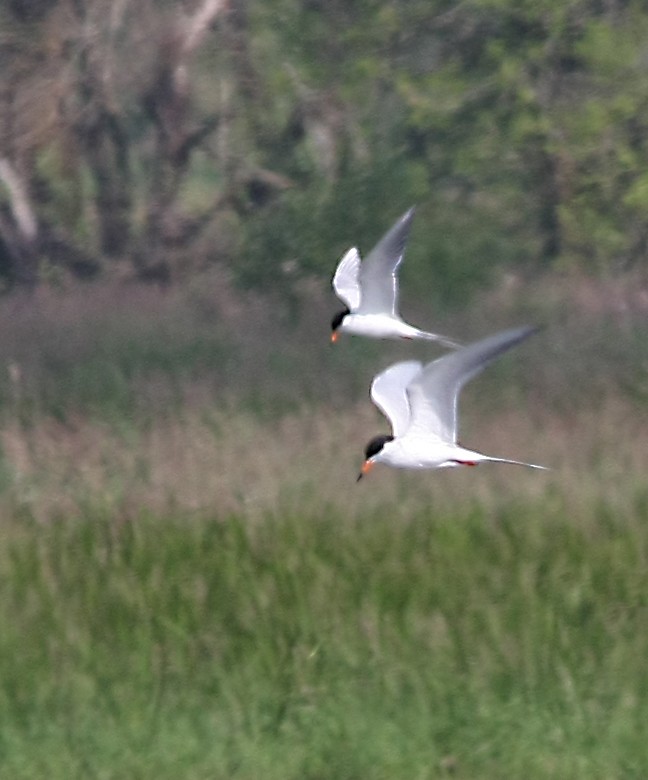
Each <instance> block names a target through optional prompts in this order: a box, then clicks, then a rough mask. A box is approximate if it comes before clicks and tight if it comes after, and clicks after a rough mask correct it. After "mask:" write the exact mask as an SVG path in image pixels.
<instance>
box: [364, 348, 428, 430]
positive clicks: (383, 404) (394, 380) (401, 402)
mask: <svg viewBox="0 0 648 780" xmlns="http://www.w3.org/2000/svg"><path fill="white" fill-rule="evenodd" d="M422 368H423V366H422V364H421V363H419V361H418V360H405V361H403V362H402V363H394V365H393V366H390V367H389V368H387V369H385V370H384V371H383V372H382V373H380V374H378V375H377V376H376V377H375V378H374V380H373V382H372V383H371V400H372V401H373V402H374V403H375V404H376V406H377V407H378V408H379V409H380V411H381V412H382V413H383V414H384V415H385V417H386V418H387V419H388V420H389V422H390V423H391V427H392V433H393V434H394V436H402V435H403V433H405V431H406V430H407V428H408V426H409V424H410V404H409V399H408V398H407V393H406V389H407V386H408V385H409V383H410V382H411V381H412V380H413V379H414V378H415V377H416V376H418V375H419V374H420V373H421V369H422Z"/></svg>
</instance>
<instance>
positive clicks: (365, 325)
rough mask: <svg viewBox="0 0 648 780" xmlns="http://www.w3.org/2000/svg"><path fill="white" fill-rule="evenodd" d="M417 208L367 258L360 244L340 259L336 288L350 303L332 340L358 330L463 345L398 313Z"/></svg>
mask: <svg viewBox="0 0 648 780" xmlns="http://www.w3.org/2000/svg"><path fill="white" fill-rule="evenodd" d="M414 211H415V209H414V208H411V209H409V211H406V212H405V214H403V216H402V217H401V218H400V219H399V220H398V221H397V222H396V224H395V225H393V227H392V228H391V229H390V230H389V231H388V232H387V233H386V234H385V235H384V236H383V237H382V238H381V239H380V241H379V242H378V243H377V244H376V246H375V247H374V248H373V249H372V250H371V252H370V253H369V255H368V256H367V259H366V260H364V261H363V262H360V254H359V252H358V250H357V249H356V247H353V248H352V249H349V251H348V252H347V253H346V254H345V255H344V257H343V258H342V259H341V260H340V262H339V264H338V267H337V269H336V271H335V276H334V277H333V289H334V290H335V294H336V295H337V297H338V298H339V299H340V300H341V301H343V302H344V303H345V304H346V306H345V308H344V309H342V311H340V312H338V313H337V314H336V315H335V316H334V317H333V319H332V320H331V331H332V333H331V341H332V342H336V341H337V340H338V338H339V335H340V333H354V334H355V335H357V336H369V337H370V338H374V339H426V340H428V341H438V342H439V343H440V344H443V345H444V346H446V347H458V346H459V344H458V343H457V342H456V341H452V340H451V339H449V338H446V337H445V336H439V335H437V334H436V333H426V332H425V331H424V330H419V329H418V328H414V327H413V326H412V325H408V324H407V323H406V322H404V321H403V320H402V319H401V317H400V315H399V314H398V278H397V272H398V267H399V266H400V264H401V262H402V260H403V255H404V253H405V244H406V243H407V237H408V235H409V231H410V226H411V224H412V219H413V217H414Z"/></svg>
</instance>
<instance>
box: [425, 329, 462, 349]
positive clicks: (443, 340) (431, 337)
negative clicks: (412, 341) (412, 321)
mask: <svg viewBox="0 0 648 780" xmlns="http://www.w3.org/2000/svg"><path fill="white" fill-rule="evenodd" d="M417 336H418V338H420V339H425V341H436V342H438V343H439V344H442V345H443V346H444V347H449V348H450V349H459V347H461V346H463V344H462V343H461V342H460V341H454V340H453V339H449V338H448V337H447V336H441V335H439V334H438V333H428V332H427V331H425V330H419V331H418V332H417Z"/></svg>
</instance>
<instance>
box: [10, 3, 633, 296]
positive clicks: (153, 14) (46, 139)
mask: <svg viewBox="0 0 648 780" xmlns="http://www.w3.org/2000/svg"><path fill="white" fill-rule="evenodd" d="M644 6H645V4H644V3H642V2H641V0H607V1H606V2H605V3H601V2H600V0H568V2H565V1H564V0H534V1H533V2H531V1H530V0H524V2H522V3H520V2H515V1H514V0H465V1H464V2H462V3H455V2H452V1H451V0H346V1H343V0H328V2H323V1H322V0H264V2H250V0H114V2H112V3H106V2H104V0H29V1H28V2H27V1H25V2H13V1H11V2H8V3H7V4H5V5H4V6H0V29H2V34H1V35H0V61H1V63H2V65H3V67H2V68H1V69H0V107H1V109H2V110H1V111H0V275H2V276H4V278H6V279H7V280H9V281H15V282H26V283H30V284H33V283H34V282H35V281H36V280H37V278H38V273H39V268H41V267H42V266H43V265H47V264H53V265H59V264H61V265H64V266H65V267H66V268H69V269H71V270H73V271H74V272H75V273H76V274H81V275H90V274H93V273H99V272H115V270H116V269H120V270H119V272H120V273H121V272H126V273H130V274H133V273H134V274H136V275H137V276H139V277H141V278H149V279H158V280H160V279H162V280H168V279H174V278H178V277H181V276H183V275H187V274H190V273H192V272H193V271H195V270H196V269H197V268H200V267H201V266H203V265H205V264H206V263H209V262H219V263H221V264H223V265H226V266H227V267H228V268H230V269H231V270H232V272H233V274H234V276H235V277H236V278H237V279H238V280H239V281H240V282H241V283H242V284H244V285H246V286H256V287H262V288H263V289H269V288H270V287H275V288H278V289H280V290H282V291H284V292H290V291H291V290H292V289H293V288H294V287H295V286H296V283H297V281H298V280H299V279H300V278H302V277H308V276H311V275H313V274H316V275H326V276H328V275H329V274H330V273H331V271H332V269H333V267H334V265H335V260H336V255H339V254H340V253H341V252H342V251H344V250H345V249H346V248H347V246H348V245H349V243H351V242H354V243H359V244H360V245H361V248H366V247H367V246H368V245H369V244H370V242H371V241H372V240H374V239H375V238H377V237H378V236H379V235H380V233H381V232H382V231H384V229H385V227H386V226H387V225H389V224H390V223H391V222H392V221H393V219H395V217H396V216H397V215H398V214H399V213H401V212H402V211H403V210H404V209H405V208H407V207H408V206H410V205H411V204H412V203H415V202H417V203H419V204H421V208H420V210H419V218H418V219H417V225H419V224H420V223H423V225H424V226H425V229H424V230H423V229H422V228H420V229H419V228H417V229H418V231H419V232H418V235H417V242H416V243H414V242H413V244H414V245H413V246H412V247H411V261H409V262H408V276H409V278H410V279H411V280H413V281H414V282H415V283H417V284H418V285H419V286H423V283H425V285H424V286H425V287H426V288H428V287H429V288H430V289H436V290H437V291H438V295H439V297H440V298H443V299H444V300H451V299H452V298H459V297H462V296H463V295H465V293H466V292H467V291H468V290H469V289H470V288H471V287H474V286H477V285H479V284H482V283H483V282H484V281H485V280H486V279H487V278H488V276H489V274H490V273H492V271H493V269H494V268H496V267H497V266H498V265H501V264H510V265H517V264H523V265H525V266H526V267H531V268H543V267H546V266H547V265H548V264H550V263H554V262H562V263H571V264H576V263H578V264H583V265H587V264H591V265H593V266H594V267H596V268H597V269H599V270H601V269H607V268H613V267H625V266H627V265H628V264H632V263H637V262H640V261H641V260H642V259H643V258H644V257H645V252H646V245H647V242H648V227H647V225H646V220H645V217H644V213H645V209H646V207H648V179H647V178H646V175H645V173H644V172H645V170H646V168H647V167H648V166H647V163H648V159H647V158H648V148H646V143H645V141H644V139H645V138H646V130H648V100H647V99H646V94H648V91H647V87H648V84H646V73H645V61H646V55H647V53H648V48H647V46H646V43H645V41H646V40H648V37H647V36H646V33H647V32H648V9H646V8H645V7H644ZM405 283H406V284H407V278H406V280H405Z"/></svg>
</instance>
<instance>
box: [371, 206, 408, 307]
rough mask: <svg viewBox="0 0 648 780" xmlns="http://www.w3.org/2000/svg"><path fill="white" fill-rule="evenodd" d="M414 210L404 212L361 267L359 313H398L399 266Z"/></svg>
mask: <svg viewBox="0 0 648 780" xmlns="http://www.w3.org/2000/svg"><path fill="white" fill-rule="evenodd" d="M414 211H415V209H414V208H411V209H410V210H409V211H406V212H405V214H403V216H402V217H401V218H400V219H399V220H398V222H396V224H395V225H393V227H392V228H391V229H390V230H389V231H388V232H387V233H385V235H384V236H383V237H382V238H381V239H380V241H379V242H378V243H377V244H376V246H375V247H374V248H373V249H372V250H371V252H369V254H368V255H367V258H366V259H365V260H364V261H363V262H362V264H361V265H360V274H359V277H358V278H359V281H360V290H361V298H360V309H359V311H360V313H361V314H397V313H398V278H397V276H396V274H397V272H398V266H399V265H400V264H401V261H402V260H403V255H404V253H405V245H406V243H407V238H408V236H409V232H410V227H411V224H412V219H413V217H414Z"/></svg>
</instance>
